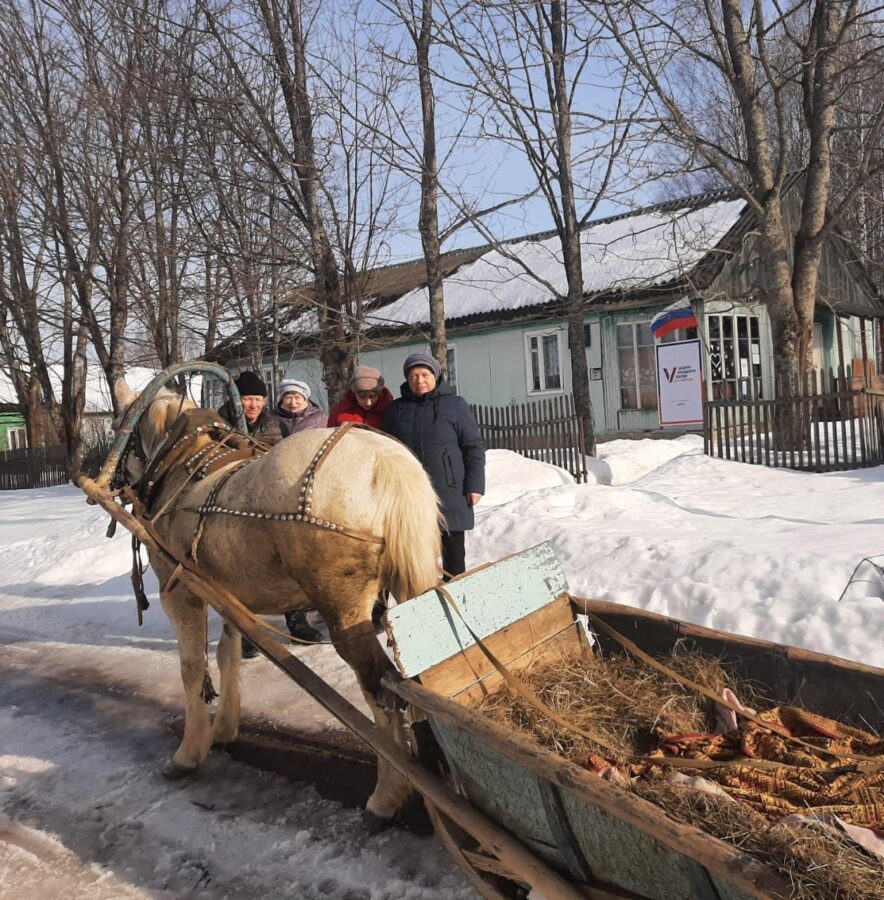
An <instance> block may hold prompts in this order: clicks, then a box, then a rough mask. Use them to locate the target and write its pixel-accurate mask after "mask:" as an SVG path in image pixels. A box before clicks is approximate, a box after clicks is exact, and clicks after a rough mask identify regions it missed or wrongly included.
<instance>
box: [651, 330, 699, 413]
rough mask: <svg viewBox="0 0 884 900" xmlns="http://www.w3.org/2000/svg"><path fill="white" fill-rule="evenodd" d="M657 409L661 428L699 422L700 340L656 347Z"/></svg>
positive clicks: (676, 342)
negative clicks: (662, 426)
mask: <svg viewBox="0 0 884 900" xmlns="http://www.w3.org/2000/svg"><path fill="white" fill-rule="evenodd" d="M656 349H657V408H658V410H659V413H660V424H661V425H701V424H702V423H703V350H702V344H701V343H700V341H675V342H673V343H671V344H657V348H656Z"/></svg>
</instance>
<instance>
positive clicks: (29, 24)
mask: <svg viewBox="0 0 884 900" xmlns="http://www.w3.org/2000/svg"><path fill="white" fill-rule="evenodd" d="M30 13H31V15H30V16H24V15H22V11H21V10H19V9H15V8H9V9H7V10H6V11H5V13H4V15H3V16H2V17H0V58H2V64H0V69H2V72H3V77H2V78H0V109H2V114H3V118H4V122H5V124H6V130H5V133H6V136H7V139H6V141H4V142H3V144H2V145H0V160H2V161H0V170H2V174H0V216H2V218H0V237H2V249H0V358H2V362H3V363H4V367H5V368H6V369H7V371H8V372H9V374H10V376H11V379H12V382H13V385H14V387H15V390H16V395H17V397H18V399H19V402H20V404H21V406H22V409H23V410H24V412H25V420H26V424H27V432H28V442H29V444H30V446H40V445H43V444H55V443H58V442H62V443H63V444H65V446H66V448H67V452H68V459H69V461H70V463H71V465H72V467H73V469H74V470H76V469H77V468H78V466H79V448H80V424H81V417H82V413H83V407H84V399H85V379H86V328H85V325H84V323H83V320H82V317H80V316H78V315H77V314H76V312H75V307H74V304H73V302H72V295H71V291H70V279H69V271H68V268H67V265H66V264H65V265H61V266H60V265H59V260H60V257H59V253H58V240H57V239H58V234H57V231H56V227H55V225H56V218H55V212H56V207H55V204H54V202H53V201H54V197H55V174H56V173H55V170H54V169H53V165H52V159H51V156H50V155H49V154H48V153H47V152H46V150H47V140H46V137H47V135H46V134H45V131H44V130H42V128H43V126H45V125H46V124H47V119H45V118H41V116H40V112H41V111H42V112H44V113H45V112H47V111H49V114H50V116H51V122H52V126H53V130H54V138H56V139H57V138H59V137H60V136H61V135H62V134H64V133H65V131H66V130H67V129H68V128H69V127H70V124H71V121H72V117H73V115H74V113H75V110H76V108H77V107H76V104H75V103H74V102H71V98H72V96H73V92H70V93H69V92H68V91H66V90H65V87H66V84H67V83H66V78H65V75H64V74H63V70H62V67H61V62H62V60H63V59H64V58H65V48H64V47H63V46H62V45H61V43H60V42H59V41H58V39H57V36H56V35H54V34H52V28H51V25H50V23H49V22H48V21H47V19H46V17H45V15H42V14H38V12H37V11H36V10H34V9H33V8H32V9H31V10H30ZM24 44H26V51H25V52H23V51H22V47H23V45H24ZM53 364H56V372H58V369H59V368H60V370H61V373H60V374H61V377H60V379H56V377H54V376H53V375H51V373H50V367H51V366H52V365H53ZM58 364H60V365H58ZM58 381H60V387H61V395H60V396H59V394H58V389H57V388H58Z"/></svg>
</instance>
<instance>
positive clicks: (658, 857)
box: [562, 791, 758, 900]
mask: <svg viewBox="0 0 884 900" xmlns="http://www.w3.org/2000/svg"><path fill="white" fill-rule="evenodd" d="M562 797H563V805H564V808H565V812H566V815H567V816H568V818H569V820H570V822H571V826H572V828H573V829H574V834H575V836H576V840H577V842H578V846H579V847H580V850H581V852H582V853H583V854H584V855H585V856H586V857H587V859H588V861H589V864H590V865H591V866H592V871H593V874H594V875H595V876H596V877H597V878H599V879H601V880H602V881H605V882H606V883H609V884H614V885H617V887H620V888H623V889H625V890H628V891H634V892H636V893H641V894H644V895H647V896H650V897H654V898H660V900H664V898H665V900H720V897H719V893H718V891H717V890H716V889H715V886H714V885H713V883H712V881H711V879H710V877H709V873H708V872H707V871H706V869H705V868H704V867H703V865H702V864H700V863H699V862H697V861H696V860H695V859H692V858H691V857H690V856H689V855H686V854H685V853H679V852H673V850H672V849H671V848H669V847H667V846H666V845H664V844H662V843H661V842H660V841H658V840H655V839H654V837H652V836H651V835H650V834H648V833H647V832H646V831H644V830H643V829H641V828H636V827H634V826H633V825H631V824H629V823H627V822H624V821H623V820H622V819H618V818H617V817H616V816H615V815H612V814H611V813H610V812H608V811H607V810H604V809H601V808H600V807H598V806H596V805H594V804H591V803H585V802H583V800H582V798H580V797H578V796H576V795H575V794H573V793H571V792H569V791H562ZM743 896H744V897H753V896H758V894H757V893H748V892H745V891H744V893H743Z"/></svg>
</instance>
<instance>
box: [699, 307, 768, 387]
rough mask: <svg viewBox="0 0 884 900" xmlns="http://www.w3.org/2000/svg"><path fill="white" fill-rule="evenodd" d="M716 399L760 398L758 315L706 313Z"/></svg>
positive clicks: (710, 377) (711, 373)
mask: <svg viewBox="0 0 884 900" xmlns="http://www.w3.org/2000/svg"><path fill="white" fill-rule="evenodd" d="M706 323H707V330H708V334H709V380H710V381H711V382H712V399H713V400H736V399H738V398H739V399H752V400H758V399H760V398H761V396H762V393H761V338H760V336H759V329H758V318H757V317H756V316H749V315H742V314H740V315H738V314H736V313H724V314H722V315H718V314H715V315H711V314H710V315H707V316H706Z"/></svg>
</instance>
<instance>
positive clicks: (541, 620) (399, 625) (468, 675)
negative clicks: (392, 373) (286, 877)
mask: <svg viewBox="0 0 884 900" xmlns="http://www.w3.org/2000/svg"><path fill="white" fill-rule="evenodd" d="M448 590H449V593H450V596H451V599H452V600H453V601H454V604H455V606H456V608H457V611H456V610H455V609H453V608H452V606H451V604H450V602H449V601H448V600H446V599H445V598H443V597H442V596H440V595H439V594H437V593H436V592H429V593H427V594H424V595H423V596H421V597H418V598H416V599H415V600H413V601H410V602H409V603H407V604H403V605H401V606H398V607H396V608H395V609H393V610H391V611H390V613H389V615H388V634H389V635H390V638H391V641H392V644H393V653H394V658H395V661H396V665H397V667H398V668H399V671H400V673H401V675H402V676H403V679H405V680H401V681H398V682H396V681H395V680H394V679H388V686H389V687H390V688H391V689H392V690H394V691H395V692H396V693H397V694H399V696H401V697H402V698H404V699H405V700H407V701H408V702H409V703H411V704H412V706H413V707H414V708H415V709H417V710H420V711H421V712H422V713H424V714H426V716H427V719H428V721H429V724H430V726H431V728H432V733H433V736H434V738H435V740H436V742H437V743H438V746H439V747H440V748H441V751H442V753H443V754H444V758H445V762H446V764H447V767H448V769H449V770H450V772H451V777H452V779H453V780H454V782H455V783H456V784H457V786H458V787H459V789H460V791H461V792H462V793H463V794H464V795H465V796H466V797H467V798H468V799H469V801H470V802H471V803H473V804H474V805H475V806H477V807H478V808H479V809H481V810H482V811H483V812H485V813H486V814H487V815H489V816H490V817H491V818H493V819H494V820H495V821H496V822H498V823H499V824H500V825H502V826H503V827H505V828H506V829H507V830H508V831H510V832H511V833H512V834H513V835H515V836H516V837H518V838H519V839H520V840H521V842H522V843H523V844H524V845H525V846H526V847H528V848H530V849H531V850H532V851H533V852H534V853H536V854H537V856H539V857H541V858H542V859H544V860H545V861H547V862H548V863H549V864H551V865H552V866H553V867H555V868H556V869H558V870H559V871H561V872H563V873H565V874H567V875H568V876H569V878H570V879H571V880H573V882H574V883H575V885H579V886H581V888H582V889H583V891H584V892H585V893H586V894H587V895H588V896H593V897H599V898H603V897H608V898H610V897H624V896H626V897H639V898H648V900H650V898H658V900H678V898H684V900H694V898H699V900H706V898H709V900H743V898H749V897H778V896H779V897H788V896H789V893H790V889H789V885H788V883H787V882H786V881H785V880H784V879H783V878H782V877H781V876H780V875H779V874H778V873H776V872H775V871H773V870H771V869H769V868H767V867H765V866H764V865H762V864H761V863H759V862H757V861H756V860H754V859H752V858H750V857H748V856H746V855H745V854H743V853H741V852H740V851H738V850H737V849H736V848H734V847H732V846H730V845H728V844H725V843H724V842H722V841H719V840H717V839H716V838H713V837H711V836H710V835H708V834H706V833H704V832H701V831H699V830H698V829H696V828H693V827H690V826H686V825H683V824H681V823H680V822H677V821H676V820H675V819H673V818H672V817H670V816H669V815H668V814H667V813H665V812H664V811H663V810H661V809H659V808H658V807H656V806H654V805H653V804H650V803H648V802H647V801H644V800H642V799H641V798H639V797H637V796H636V795H634V794H632V793H630V792H628V791H625V790H623V789H622V788H619V787H617V786H616V785H613V784H610V783H609V782H607V781H605V780H603V779H601V778H599V777H598V776H596V775H594V774H592V773H590V772H588V771H587V770H585V769H582V768H580V767H579V766H575V765H573V764H571V763H569V762H567V761H566V760H564V759H562V758H561V757H558V756H556V755H555V754H552V753H549V752H548V751H546V750H544V749H542V748H541V747H539V746H538V745H537V744H535V743H534V742H533V741H531V740H529V739H526V738H525V737H524V736H522V735H519V734H516V733H514V732H512V731H509V730H508V729H506V728H503V727H501V726H500V725H498V724H496V723H494V722H492V721H490V720H489V719H487V718H485V717H484V716H482V715H480V714H479V713H477V712H475V711H474V710H473V709H472V708H471V707H472V705H473V704H474V702H475V701H476V700H477V698H479V697H480V696H481V695H482V694H484V693H485V692H487V691H488V690H489V689H493V688H496V687H497V686H498V685H499V684H500V680H501V678H500V675H499V674H498V673H497V671H496V670H495V668H494V667H493V665H492V664H491V663H490V662H489V660H488V659H487V657H486V655H485V654H484V653H483V652H482V651H481V650H480V648H479V647H478V646H477V645H476V642H475V639H474V637H473V634H475V635H476V636H478V637H479V638H480V639H481V640H482V641H483V643H485V645H486V647H488V648H489V649H490V650H491V651H492V653H493V654H494V655H495V656H496V657H497V658H498V659H499V660H500V661H501V662H503V663H504V664H505V665H506V666H507V667H508V668H509V669H510V670H513V671H518V669H520V668H522V667H524V666H525V665H527V664H528V663H529V662H531V661H532V660H534V659H536V658H537V657H538V656H544V655H546V654H549V653H553V652H557V651H558V650H560V649H562V648H566V647H576V646H581V645H582V646H583V647H584V648H587V649H588V644H587V643H586V636H585V632H584V630H583V628H582V626H581V625H580V623H579V620H578V617H579V615H580V613H581V612H584V611H586V610H588V611H591V612H593V613H594V614H595V615H597V616H599V617H600V618H602V620H604V621H605V622H607V623H608V624H609V625H611V626H612V627H614V628H615V629H617V630H618V631H619V632H620V633H621V634H625V635H626V636H627V637H629V638H630V639H631V640H632V641H634V642H635V643H636V644H637V645H638V646H639V647H641V648H642V649H643V650H645V651H647V652H650V653H653V654H659V653H665V652H667V651H668V650H670V649H671V648H672V647H673V645H674V644H675V642H676V641H679V640H682V641H688V642H690V643H691V644H693V645H695V646H696V647H697V648H698V649H701V650H704V651H705V652H708V653H712V654H715V655H718V656H721V657H723V658H724V659H726V660H727V662H728V664H729V665H734V666H736V667H737V668H738V669H742V670H743V674H745V675H746V676H751V678H752V679H753V680H754V681H756V682H760V683H761V684H762V685H764V686H765V687H766V688H767V689H768V690H769V691H770V693H771V694H772V695H773V696H775V697H777V698H778V699H781V700H783V701H784V702H789V703H800V705H802V706H803V707H804V708H806V709H809V710H811V711H814V712H818V713H820V714H822V715H828V716H832V717H838V718H840V719H842V720H846V721H849V722H853V723H855V724H857V725H862V726H863V727H866V728H868V727H869V726H872V727H877V728H879V729H880V728H881V727H882V726H884V721H882V712H881V711H882V708H884V671H882V670H879V669H873V668H871V667H868V666H863V665H859V664H856V663H851V662H847V661H844V660H838V659H835V658H833V657H827V656H823V655H821V654H815V653H810V652H807V651H802V650H797V649H795V648H789V647H783V646H778V645H774V644H771V643H768V642H764V641H758V640H752V639H748V638H740V637H738V636H736V635H730V634H727V633H724V632H718V631H713V630H711V629H704V628H699V627H696V626H691V625H688V624H686V623H682V622H679V621H677V620H675V619H668V618H666V617H663V616H658V615H655V614H653V613H647V612H644V611H641V610H635V609H631V608H629V607H625V606H620V605H618V604H613V603H605V602H599V601H588V600H578V599H575V598H573V597H571V596H570V595H569V593H568V584H567V581H566V579H565V575H564V572H563V571H562V568H561V565H560V563H559V561H558V559H557V557H556V555H555V552H554V551H553V549H552V547H551V546H550V545H549V544H541V545H539V546H537V547H534V548H532V549H530V550H527V551H525V552H523V553H519V554H516V555H514V556H512V557H508V558H507V559H504V560H501V561H500V562H497V563H494V564H493V565H490V566H487V567H484V568H481V569H479V570H474V571H473V572H471V573H468V574H467V575H465V576H462V577H461V578H459V579H455V580H454V581H452V582H450V583H449V585H448ZM575 620H577V621H575ZM465 623H468V624H469V628H467V625H466V624H465ZM470 629H471V630H472V632H473V633H472V634H471V633H470ZM595 639H596V640H598V641H599V642H600V644H601V645H602V648H603V649H605V650H608V651H611V652H617V651H618V650H619V649H620V648H619V646H617V645H616V644H614V643H613V641H611V639H609V638H605V636H604V635H598V636H596V638H595ZM609 642H610V643H609ZM438 825H439V823H438V821H437V827H438ZM445 843H446V845H447V846H448V847H449V849H453V852H455V851H456V852H455V856H456V858H457V857H458V856H460V858H459V859H458V861H459V862H460V863H461V865H462V866H464V868H465V870H470V871H469V872H468V874H470V875H471V878H472V880H473V883H474V884H476V886H477V887H478V888H479V889H480V890H481V891H482V892H483V893H484V894H485V895H486V896H489V897H503V896H508V894H507V893H506V891H504V890H503V889H502V888H501V884H504V883H505V882H502V881H501V879H500V876H501V875H505V874H506V873H505V871H502V870H501V868H500V866H499V865H496V864H495V861H494V860H493V859H492V858H490V857H488V856H483V854H482V852H481V848H473V849H472V850H466V851H465V850H464V847H455V848H452V838H451V835H450V834H449V835H446V836H445Z"/></svg>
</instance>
